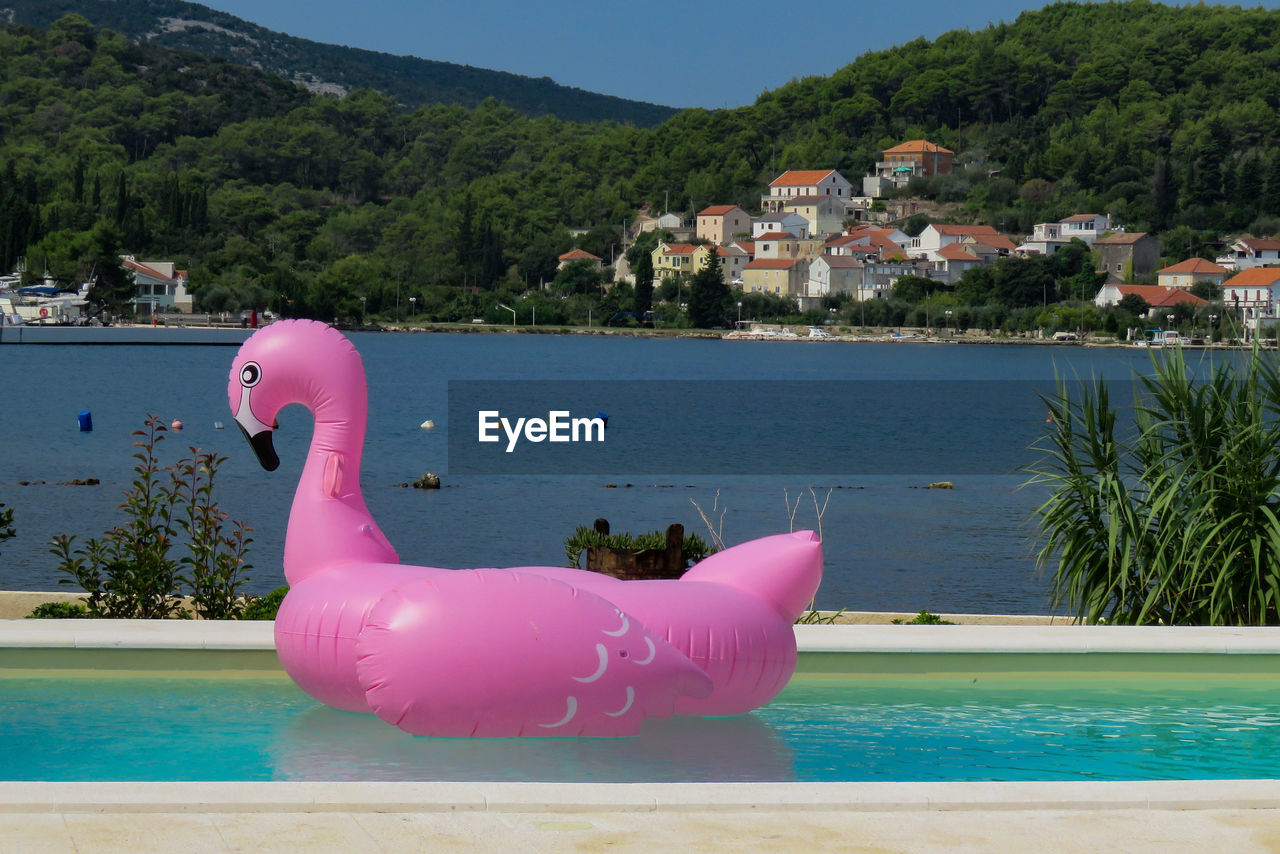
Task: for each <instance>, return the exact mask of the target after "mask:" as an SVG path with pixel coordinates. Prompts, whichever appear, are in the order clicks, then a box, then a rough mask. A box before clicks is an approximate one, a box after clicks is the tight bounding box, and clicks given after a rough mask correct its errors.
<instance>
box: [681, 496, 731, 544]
mask: <svg viewBox="0 0 1280 854" xmlns="http://www.w3.org/2000/svg"><path fill="white" fill-rule="evenodd" d="M689 503H690V504H692V505H693V508H694V509H695V510H697V511H698V515H699V516H701V517H702V524H704V525H706V526H707V532H708V533H709V534H710V535H711V544H712V545H713V546H715V551H721V550H722V549H723V548H724V536H723V532H724V514H725V513H728V512H729V508H728V507H724V508H720V490H718V489H717V490H716V497H715V501H713V502H712V503H711V515H712V516H715V514H716V510H717V509H719V510H720V515H719V516H716V521H715V524H714V525H713V524H712V523H711V519H710V518H708V516H707V514H706V513H704V512H703V511H702V507H701V506H700V505H699V504H698V502H696V501H694V500H693V499H692V498H690V499H689Z"/></svg>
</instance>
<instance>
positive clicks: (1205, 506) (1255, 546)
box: [1028, 350, 1280, 625]
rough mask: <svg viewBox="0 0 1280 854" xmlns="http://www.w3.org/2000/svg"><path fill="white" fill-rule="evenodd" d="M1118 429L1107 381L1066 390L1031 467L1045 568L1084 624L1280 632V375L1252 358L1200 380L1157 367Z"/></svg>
mask: <svg viewBox="0 0 1280 854" xmlns="http://www.w3.org/2000/svg"><path fill="white" fill-rule="evenodd" d="M1136 393H1137V394H1136V399H1135V401H1134V405H1133V408H1132V414H1133V417H1132V420H1131V421H1129V420H1127V419H1126V423H1124V424H1122V423H1121V416H1120V412H1119V410H1118V408H1117V407H1116V406H1113V405H1112V402H1111V395H1110V393H1109V389H1108V387H1107V385H1106V384H1105V383H1104V382H1102V381H1097V380H1095V381H1092V382H1086V383H1070V384H1069V383H1066V382H1061V381H1060V382H1059V383H1058V386H1057V390H1056V392H1055V393H1054V394H1053V395H1052V396H1050V397H1046V398H1045V403H1046V404H1047V406H1048V408H1049V414H1050V417H1051V419H1052V424H1053V426H1052V429H1051V431H1050V434H1049V435H1048V436H1047V437H1046V439H1045V441H1044V442H1043V444H1042V445H1041V447H1040V448H1039V450H1041V451H1042V452H1043V453H1044V456H1043V457H1042V458H1041V459H1040V460H1039V461H1038V462H1037V463H1035V464H1034V465H1032V466H1030V467H1029V468H1028V472H1029V473H1030V474H1031V478H1030V481H1029V483H1037V484H1046V485H1048V486H1049V487H1050V488H1051V490H1052V493H1051V495H1050V497H1049V499H1048V500H1047V501H1045V502H1044V504H1042V505H1041V506H1040V507H1039V508H1038V510H1037V516H1038V527H1039V546H1040V548H1039V551H1038V554H1037V559H1038V564H1039V566H1040V567H1041V569H1044V568H1046V567H1050V566H1052V567H1053V569H1052V584H1051V593H1052V599H1053V604H1054V606H1055V607H1056V606H1058V605H1061V604H1063V603H1065V604H1066V605H1067V606H1068V607H1069V608H1070V610H1071V611H1072V612H1073V613H1074V614H1075V615H1076V616H1077V617H1078V618H1079V619H1080V620H1082V621H1084V622H1089V623H1096V622H1101V621H1106V622H1112V623H1128V624H1138V623H1158V622H1163V623H1166V624H1175V623H1176V624H1190V625H1265V624H1276V623H1280V611H1278V606H1280V370H1278V369H1277V366H1276V361H1275V359H1274V357H1273V356H1271V355H1268V354H1263V353H1261V352H1260V351H1257V350H1255V351H1254V352H1253V354H1252V357H1251V358H1248V359H1247V361H1245V362H1244V363H1243V364H1237V363H1234V362H1232V363H1226V364H1222V365H1219V366H1218V367H1217V368H1215V369H1212V370H1211V372H1210V373H1209V375H1208V377H1207V378H1205V379H1204V380H1203V381H1199V380H1197V379H1196V378H1195V377H1194V376H1193V375H1192V374H1191V373H1190V372H1189V371H1188V369H1187V363H1186V360H1185V358H1184V356H1183V355H1182V353H1181V351H1174V352H1172V353H1168V354H1166V355H1164V356H1162V357H1158V358H1157V359H1156V362H1155V365H1154V371H1153V373H1152V374H1151V375H1150V376H1144V377H1141V378H1140V379H1139V381H1138V383H1137V387H1136Z"/></svg>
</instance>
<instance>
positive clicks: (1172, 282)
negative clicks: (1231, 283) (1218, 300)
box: [1156, 258, 1227, 290]
mask: <svg viewBox="0 0 1280 854" xmlns="http://www.w3.org/2000/svg"><path fill="white" fill-rule="evenodd" d="M1226 278H1227V268H1226V267H1223V266H1220V265H1218V264H1215V263H1213V262H1212V261H1206V260H1205V259H1203V258H1188V259H1187V260H1186V261H1182V262H1180V263H1178V264H1174V265H1172V266H1169V267H1165V268H1164V269H1163V270H1156V283H1157V284H1159V285H1161V286H1162V287H1166V288H1183V289H1185V290H1190V289H1191V286H1192V285H1194V284H1197V283H1198V282H1211V283H1213V284H1215V285H1221V284H1222V283H1223V281H1224V280H1225V279H1226Z"/></svg>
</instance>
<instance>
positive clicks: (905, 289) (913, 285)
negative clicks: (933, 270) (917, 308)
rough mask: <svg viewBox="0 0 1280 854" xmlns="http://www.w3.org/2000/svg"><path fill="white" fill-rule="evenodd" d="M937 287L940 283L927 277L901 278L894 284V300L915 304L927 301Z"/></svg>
mask: <svg viewBox="0 0 1280 854" xmlns="http://www.w3.org/2000/svg"><path fill="white" fill-rule="evenodd" d="M937 287H938V283H937V282H936V281H934V280H933V279H930V278H928V277H926V276H910V275H908V276H899V277H898V281H896V282H894V283H893V298H894V299H900V300H902V301H903V302H909V303H913V304H914V303H918V302H922V301H923V300H925V299H927V298H928V297H929V295H930V294H931V293H933V292H934V290H935V289H936V288H937Z"/></svg>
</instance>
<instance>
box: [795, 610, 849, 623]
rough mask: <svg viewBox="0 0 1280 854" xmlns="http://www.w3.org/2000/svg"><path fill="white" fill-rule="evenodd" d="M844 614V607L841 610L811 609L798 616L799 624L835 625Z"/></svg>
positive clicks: (797, 621)
mask: <svg viewBox="0 0 1280 854" xmlns="http://www.w3.org/2000/svg"><path fill="white" fill-rule="evenodd" d="M843 615H844V608H841V609H840V610H839V611H827V612H823V611H818V610H815V609H810V610H808V611H805V612H804V613H802V614H801V615H800V616H799V617H796V625H797V626H834V625H835V624H836V623H837V622H838V621H839V620H840V617H841V616H843Z"/></svg>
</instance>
